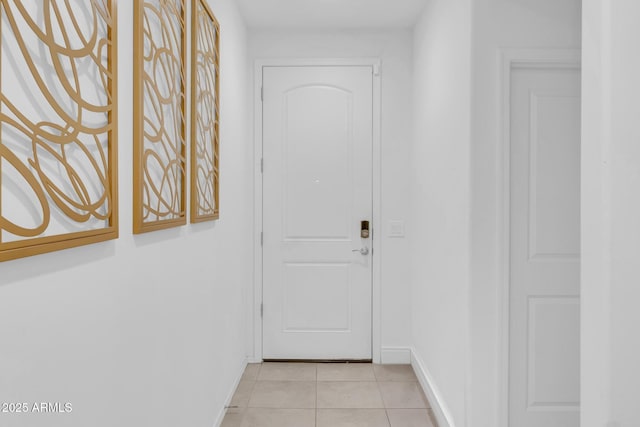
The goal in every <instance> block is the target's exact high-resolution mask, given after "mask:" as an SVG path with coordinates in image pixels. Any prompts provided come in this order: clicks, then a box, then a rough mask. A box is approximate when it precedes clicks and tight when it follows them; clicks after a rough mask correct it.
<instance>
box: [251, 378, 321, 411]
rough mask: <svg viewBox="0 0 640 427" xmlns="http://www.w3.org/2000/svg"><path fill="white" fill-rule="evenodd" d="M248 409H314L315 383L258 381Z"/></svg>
mask: <svg viewBox="0 0 640 427" xmlns="http://www.w3.org/2000/svg"><path fill="white" fill-rule="evenodd" d="M249 407H250V408H287V409H306V408H315V407H316V383H315V381H258V382H256V385H255V387H254V388H253V394H252V395H251V399H249Z"/></svg>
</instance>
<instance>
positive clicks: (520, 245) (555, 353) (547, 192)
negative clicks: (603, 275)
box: [509, 68, 580, 427]
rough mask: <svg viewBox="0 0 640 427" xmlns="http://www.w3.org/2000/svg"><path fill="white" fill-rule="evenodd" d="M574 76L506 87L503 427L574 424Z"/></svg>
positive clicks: (523, 74) (530, 77) (530, 74)
mask: <svg viewBox="0 0 640 427" xmlns="http://www.w3.org/2000/svg"><path fill="white" fill-rule="evenodd" d="M579 252H580V70H579V69H575V68H516V69H514V70H513V73H512V80H511V277H510V279H511V282H510V295H511V297H510V299H511V301H510V312H511V314H510V367H509V376H510V380H509V382H510V392H509V397H510V404H509V409H510V416H509V419H510V420H509V426H510V427H542V426H544V427H579V425H580V418H579V415H580V414H579V409H580V342H579V337H580V305H579V302H580V295H579V293H580V277H579V272H580V253H579Z"/></svg>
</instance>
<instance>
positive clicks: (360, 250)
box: [351, 246, 369, 255]
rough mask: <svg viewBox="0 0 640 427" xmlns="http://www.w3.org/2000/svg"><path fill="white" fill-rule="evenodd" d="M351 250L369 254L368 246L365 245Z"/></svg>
mask: <svg viewBox="0 0 640 427" xmlns="http://www.w3.org/2000/svg"><path fill="white" fill-rule="evenodd" d="M351 252H360V254H361V255H369V248H368V247H366V246H365V247H364V248H360V249H352V250H351Z"/></svg>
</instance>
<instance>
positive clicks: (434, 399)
mask: <svg viewBox="0 0 640 427" xmlns="http://www.w3.org/2000/svg"><path fill="white" fill-rule="evenodd" d="M411 366H412V367H413V370H414V372H415V373H416V376H417V377H418V381H419V382H420V385H421V386H422V389H423V390H424V394H425V395H426V396H427V400H429V403H430V404H431V409H432V410H433V415H434V416H435V417H436V421H437V422H438V426H439V427H455V424H454V422H453V418H452V417H451V412H450V411H449V408H448V407H447V404H446V403H445V401H444V398H443V397H442V394H441V393H440V391H439V390H438V387H437V386H436V384H435V382H434V381H433V377H432V376H431V374H429V371H428V370H427V368H426V367H425V365H424V363H423V362H422V360H421V359H420V357H419V356H418V355H417V354H416V352H415V350H412V351H411Z"/></svg>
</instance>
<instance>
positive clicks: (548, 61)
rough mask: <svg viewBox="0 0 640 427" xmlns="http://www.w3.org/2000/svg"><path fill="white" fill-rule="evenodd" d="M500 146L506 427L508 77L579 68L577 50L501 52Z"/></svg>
mask: <svg viewBox="0 0 640 427" xmlns="http://www.w3.org/2000/svg"><path fill="white" fill-rule="evenodd" d="M500 61H501V64H500V88H501V107H500V108H501V113H500V130H501V144H500V146H499V148H498V170H499V171H500V174H499V178H498V183H497V186H498V209H497V212H498V215H497V221H498V223H497V224H498V230H499V233H500V236H499V239H498V246H499V247H498V257H499V267H498V268H499V269H500V270H499V274H500V276H499V281H500V287H499V289H498V298H499V301H498V307H499V313H498V316H499V327H500V330H499V331H498V333H499V341H498V344H499V348H498V355H499V360H498V366H499V368H498V371H499V387H500V394H499V402H498V405H499V408H498V411H499V414H498V415H499V426H500V427H509V345H510V343H509V320H510V293H511V292H510V285H511V283H510V275H511V264H510V253H511V73H512V71H513V70H514V69H516V68H556V69H562V68H580V66H581V50H580V49H502V50H501V51H500Z"/></svg>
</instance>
